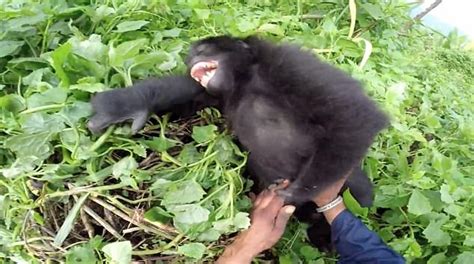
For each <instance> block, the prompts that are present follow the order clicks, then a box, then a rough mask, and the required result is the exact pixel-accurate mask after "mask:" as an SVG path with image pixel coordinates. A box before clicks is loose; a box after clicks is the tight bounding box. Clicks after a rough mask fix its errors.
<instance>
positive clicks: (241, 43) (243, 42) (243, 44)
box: [238, 40, 250, 49]
mask: <svg viewBox="0 0 474 264" xmlns="http://www.w3.org/2000/svg"><path fill="white" fill-rule="evenodd" d="M238 43H239V45H240V46H242V47H243V48H244V49H250V45H249V44H247V42H245V41H243V40H239V41H238Z"/></svg>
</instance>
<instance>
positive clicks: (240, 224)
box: [233, 212, 250, 229]
mask: <svg viewBox="0 0 474 264" xmlns="http://www.w3.org/2000/svg"><path fill="white" fill-rule="evenodd" d="M233 225H234V226H235V227H236V228H238V229H247V228H249V227H250V217H249V214H248V213H243V212H238V213H237V214H236V215H235V216H234V220H233Z"/></svg>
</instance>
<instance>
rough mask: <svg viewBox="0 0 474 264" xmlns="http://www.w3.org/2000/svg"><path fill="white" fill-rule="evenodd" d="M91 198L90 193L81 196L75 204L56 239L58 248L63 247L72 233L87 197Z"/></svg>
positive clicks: (55, 242)
mask: <svg viewBox="0 0 474 264" xmlns="http://www.w3.org/2000/svg"><path fill="white" fill-rule="evenodd" d="M88 196H89V193H86V194H84V195H82V196H81V198H79V199H78V200H77V202H76V204H74V206H73V207H72V209H71V210H70V211H69V213H68V215H67V217H66V219H64V223H63V224H62V225H61V228H60V229H59V231H58V233H57V234H56V236H55V237H54V242H53V243H54V244H55V245H56V246H58V247H59V246H61V245H62V244H63V242H64V240H65V239H66V237H67V236H68V235H69V233H71V230H72V228H73V227H74V224H75V220H76V217H77V215H78V214H79V211H80V210H81V207H82V205H83V204H84V202H85V201H86V199H87V197H88Z"/></svg>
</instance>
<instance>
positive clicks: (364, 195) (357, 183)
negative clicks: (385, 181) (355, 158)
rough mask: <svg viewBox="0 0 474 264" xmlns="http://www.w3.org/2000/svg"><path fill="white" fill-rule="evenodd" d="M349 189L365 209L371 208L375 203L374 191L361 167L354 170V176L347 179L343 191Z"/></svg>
mask: <svg viewBox="0 0 474 264" xmlns="http://www.w3.org/2000/svg"><path fill="white" fill-rule="evenodd" d="M346 188H349V190H350V192H351V194H352V196H354V198H355V199H356V200H357V201H358V202H359V204H360V205H361V206H363V207H370V206H372V203H373V201H374V190H373V185H372V182H371V181H370V179H369V177H367V175H366V174H365V173H364V172H363V171H362V169H361V168H360V167H357V168H354V170H353V171H352V174H351V175H349V178H347V181H346V183H345V184H344V187H343V190H344V189H346Z"/></svg>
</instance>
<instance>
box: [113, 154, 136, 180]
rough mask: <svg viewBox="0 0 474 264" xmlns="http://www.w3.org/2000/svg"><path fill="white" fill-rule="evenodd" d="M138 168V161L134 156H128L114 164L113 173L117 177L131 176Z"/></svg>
mask: <svg viewBox="0 0 474 264" xmlns="http://www.w3.org/2000/svg"><path fill="white" fill-rule="evenodd" d="M137 168H138V163H137V162H136V161H135V159H134V158H133V157H132V156H128V157H125V158H123V159H121V160H120V161H119V162H117V163H115V164H114V165H113V168H112V175H114V177H115V178H121V177H122V176H130V175H132V173H133V172H134V171H135V170H136V169H137Z"/></svg>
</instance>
